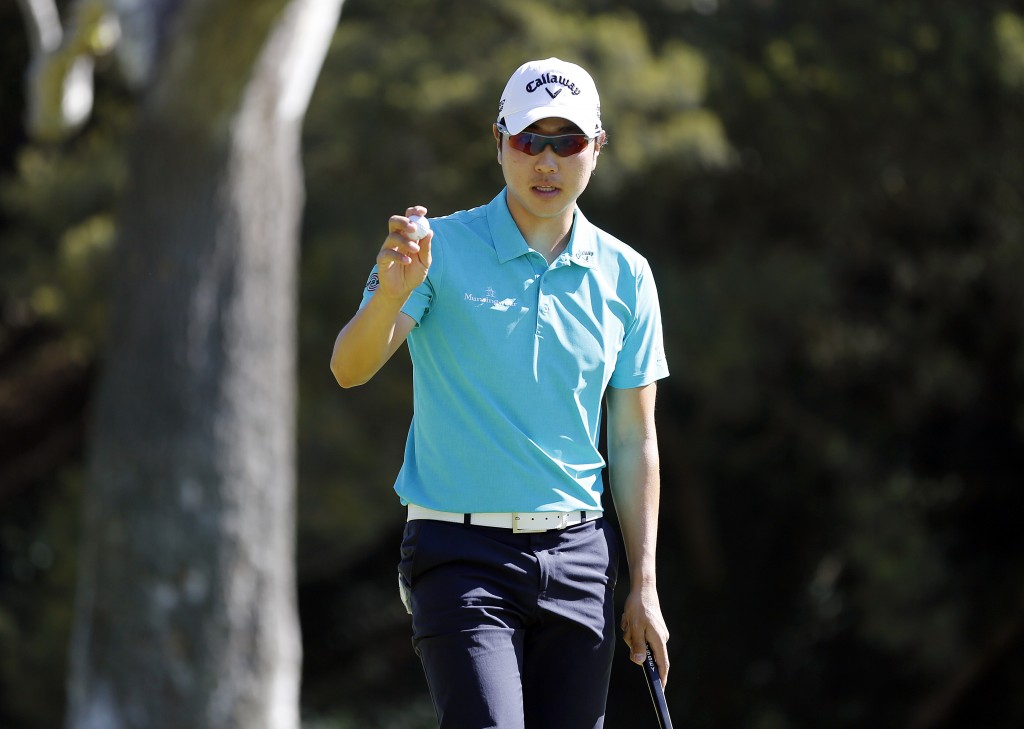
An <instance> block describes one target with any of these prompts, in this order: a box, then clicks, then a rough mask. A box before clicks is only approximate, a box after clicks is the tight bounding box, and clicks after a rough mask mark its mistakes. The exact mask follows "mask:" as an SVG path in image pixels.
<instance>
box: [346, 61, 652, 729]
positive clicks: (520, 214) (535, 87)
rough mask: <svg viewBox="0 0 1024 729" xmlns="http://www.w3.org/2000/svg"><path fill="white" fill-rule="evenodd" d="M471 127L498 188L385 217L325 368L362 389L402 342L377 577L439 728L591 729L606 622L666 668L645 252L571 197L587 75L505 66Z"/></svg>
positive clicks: (594, 101)
mask: <svg viewBox="0 0 1024 729" xmlns="http://www.w3.org/2000/svg"><path fill="white" fill-rule="evenodd" d="M493 134H494V138H495V142H496V146H497V152H498V162H499V164H500V165H501V167H502V170H503V173H504V177H505V182H506V187H505V189H503V190H502V191H501V192H500V193H499V194H498V196H497V197H495V198H494V199H493V200H492V201H491V202H490V203H489V204H487V205H485V206H481V207H478V208H475V209H472V210H467V211H462V212H458V213H455V214H453V215H450V216H447V217H443V218H435V219H433V220H432V225H431V228H432V231H431V232H430V233H429V234H427V235H426V237H424V238H422V239H421V240H419V241H416V240H414V239H413V234H414V232H415V227H414V226H413V225H412V224H411V223H410V221H409V217H410V216H413V215H418V216H424V215H426V213H427V210H426V208H424V207H422V206H415V207H411V208H408V209H407V210H406V211H405V215H404V216H403V215H395V216H392V217H391V218H390V220H389V222H388V236H387V238H386V239H385V240H384V243H383V245H382V246H381V248H380V252H379V253H378V255H377V265H376V267H375V268H374V270H373V272H372V273H371V275H370V279H369V281H368V283H367V286H366V290H365V291H364V296H363V301H362V305H361V307H360V308H359V310H358V312H357V313H356V314H355V316H354V317H353V318H352V319H351V321H349V323H348V324H347V325H346V326H345V327H344V329H342V331H341V333H340V334H339V335H338V339H337V341H336V343H335V346H334V353H333V356H332V358H331V370H332V372H333V373H334V375H335V377H336V378H337V380H338V383H339V384H340V385H341V386H342V387H351V386H354V385H359V384H362V383H364V382H366V381H368V380H369V379H370V378H371V377H373V375H374V374H375V373H376V372H377V371H378V370H379V369H380V368H381V366H383V364H384V363H385V362H386V361H387V360H388V359H390V357H391V355H393V354H394V353H395V351H396V350H397V349H398V348H399V347H400V346H401V345H402V343H403V342H406V341H407V342H408V345H409V351H410V354H411V356H412V361H413V392H414V416H413V422H412V426H411V428H410V431H409V436H408V441H407V444H406V451H405V462H404V464H403V466H402V469H401V471H400V473H399V475H398V480H397V483H396V484H395V490H396V491H397V492H398V494H399V496H400V497H401V500H402V503H403V504H405V505H407V508H408V521H407V524H406V529H405V537H404V540H403V543H402V554H401V562H400V564H399V583H400V588H401V591H402V596H403V600H404V601H405V603H406V607H407V608H408V609H409V611H410V612H411V614H412V616H413V642H414V645H415V647H416V652H417V654H418V655H419V656H420V659H421V661H422V663H423V668H424V672H425V674H426V677H427V683H428V685H429V688H430V692H431V697H432V700H433V702H434V707H435V710H436V712H437V716H438V721H439V723H440V725H441V727H442V728H443V729H447V728H449V727H451V728H457V729H474V728H478V727H479V728H483V727H501V729H517V728H518V729H523V728H524V727H525V728H526V729H541V728H542V727H550V728H552V729H555V728H557V729H576V728H578V729H594V728H595V727H601V726H603V724H604V711H605V704H606V699H607V694H608V682H609V677H610V674H611V659H612V654H613V652H614V630H615V624H614V615H613V610H614V603H613V591H614V587H615V580H616V577H617V570H618V567H617V565H618V550H619V546H618V545H619V539H618V535H617V534H615V532H614V531H612V527H611V525H610V524H609V523H608V522H607V520H605V519H602V518H601V517H602V502H601V493H602V471H603V467H604V459H603V458H602V456H601V454H600V452H599V450H598V439H599V434H600V426H601V412H602V401H603V400H604V399H605V398H606V399H607V407H608V438H607V441H608V463H609V467H610V484H611V490H612V494H613V497H614V500H615V505H616V507H617V513H618V517H619V524H620V527H621V531H622V538H623V542H624V544H625V548H626V556H627V559H628V562H629V568H630V578H631V585H630V591H629V595H628V598H627V600H626V604H625V609H624V611H623V615H622V619H621V623H620V627H621V628H622V630H623V638H624V640H625V641H626V643H627V644H628V645H629V649H630V657H631V658H632V660H633V661H635V662H636V663H642V662H643V660H644V657H645V655H646V644H647V643H649V644H650V646H651V650H652V652H653V654H654V657H655V660H656V661H657V663H658V665H659V666H660V670H661V672H662V679H663V681H664V680H665V679H667V675H668V668H669V660H668V654H667V652H666V643H667V640H668V631H667V629H666V626H665V623H664V620H663V618H662V614H661V607H660V605H659V601H658V593H657V585H656V576H655V545H656V538H657V522H658V499H659V489H660V486H659V477H658V446H657V437H656V433H655V425H654V399H655V388H656V384H655V383H656V381H657V380H658V379H660V378H663V377H665V376H667V375H668V368H667V364H666V362H665V357H664V351H663V345H662V331H661V315H660V311H659V306H658V298H657V291H656V289H655V285H654V279H653V277H652V275H651V272H650V270H649V268H648V266H647V262H646V260H645V259H644V258H643V257H641V256H640V255H639V254H638V253H636V252H635V251H634V250H632V249H631V248H629V247H628V246H626V245H625V244H624V243H622V242H621V241H619V240H617V239H615V238H613V237H612V236H610V235H609V234H607V233H605V232H603V231H601V230H599V229H598V228H596V227H595V226H593V225H592V224H591V223H590V222H588V221H587V219H586V218H585V217H584V216H583V213H582V212H581V211H580V210H579V208H578V207H577V205H576V201H577V199H578V198H579V196H580V195H581V194H582V193H583V191H584V189H585V188H586V186H587V183H588V182H589V180H590V177H591V175H592V174H593V172H594V168H595V166H596V164H597V160H598V156H599V154H600V152H601V147H602V145H603V144H604V142H605V141H606V138H607V137H606V134H605V132H604V130H603V129H602V126H601V118H600V102H599V98H598V94H597V89H596V87H595V85H594V81H593V79H592V78H591V77H590V75H589V74H588V73H587V72H586V71H585V70H584V69H583V68H581V67H579V66H577V65H575V64H571V63H566V62H564V61H561V60H559V59H557V58H549V59H547V60H542V61H533V62H529V63H526V64H523V65H522V66H521V67H520V68H519V69H518V70H516V72H515V73H514V74H513V75H512V77H511V78H510V79H509V82H508V84H507V85H506V87H505V91H504V93H503V94H502V97H501V103H500V104H499V107H498V120H497V122H496V123H495V124H494V127H493Z"/></svg>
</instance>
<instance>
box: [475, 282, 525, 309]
mask: <svg viewBox="0 0 1024 729" xmlns="http://www.w3.org/2000/svg"><path fill="white" fill-rule="evenodd" d="M463 301H467V302H469V303H472V304H474V305H476V306H478V307H483V306H487V307H489V308H491V309H493V310H494V311H508V310H509V309H511V308H512V307H513V306H515V304H516V298H515V297H514V296H506V297H503V298H498V293H497V292H496V291H495V290H494V289H493V288H492V287H490V286H488V287H487V288H486V289H484V292H483V294H471V293H469V292H466V293H465V294H464V295H463Z"/></svg>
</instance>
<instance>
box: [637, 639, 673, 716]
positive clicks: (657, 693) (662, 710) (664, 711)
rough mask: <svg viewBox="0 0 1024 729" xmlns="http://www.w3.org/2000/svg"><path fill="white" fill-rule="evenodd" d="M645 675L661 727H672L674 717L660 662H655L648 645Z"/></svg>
mask: <svg viewBox="0 0 1024 729" xmlns="http://www.w3.org/2000/svg"><path fill="white" fill-rule="evenodd" d="M644 676H645V677H646V678H647V688H649V689H650V690H651V701H653V702H654V710H655V712H656V713H657V714H658V726H659V727H661V729H672V717H671V716H669V713H668V703H667V702H666V701H665V689H664V688H663V687H662V685H661V676H660V675H658V664H657V663H655V662H654V656H653V655H652V654H651V647H650V646H647V658H646V659H645V660H644Z"/></svg>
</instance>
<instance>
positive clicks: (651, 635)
mask: <svg viewBox="0 0 1024 729" xmlns="http://www.w3.org/2000/svg"><path fill="white" fill-rule="evenodd" d="M620 627H621V628H622V639H623V640H624V641H626V645H628V646H629V658H630V660H631V661H633V663H636V664H638V665H643V662H644V661H645V660H647V644H650V646H651V653H652V654H653V655H654V661H655V663H657V664H658V674H659V675H660V676H661V684H662V686H665V687H667V686H668V668H669V660H668V626H666V625H665V619H664V618H663V617H662V615H661V602H660V601H659V600H658V591H657V589H656V588H654V587H640V588H634V589H633V590H631V591H630V593H629V596H628V597H627V598H626V607H625V609H624V610H623V611H622V622H621V623H620Z"/></svg>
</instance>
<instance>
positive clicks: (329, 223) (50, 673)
mask: <svg viewBox="0 0 1024 729" xmlns="http://www.w3.org/2000/svg"><path fill="white" fill-rule="evenodd" d="M0 38H2V43H0V94H2V96H0V726H2V727H18V728H19V729H42V728H44V727H55V726H59V724H60V717H61V715H62V711H63V704H64V695H63V692H64V681H65V673H66V667H65V662H66V639H67V634H68V630H69V621H70V614H71V601H72V599H73V592H74V574H75V551H76V539H77V535H78V519H77V514H78V509H79V503H80V498H81V496H82V468H81V463H82V458H83V448H84V443H85V438H86V435H87V429H88V422H89V421H88V412H89V411H88V407H89V402H90V395H91V392H92V386H93V382H94V379H95V374H96V371H97V368H98V367H101V366H102V335H101V332H102V330H103V321H104V306H105V293H106V283H107V276H108V272H109V271H110V270H112V267H115V266H117V261H116V260H114V259H113V258H112V257H111V255H110V248H111V242H112V239H113V236H114V235H115V233H116V231H115V222H114V221H115V218H114V211H115V209H116V201H117V197H118V193H119V190H120V189H121V186H122V185H123V184H124V182H123V178H124V154H125V141H126V138H127V135H128V132H129V130H130V128H131V124H132V118H133V114H134V106H133V105H134V98H133V96H132V95H131V93H129V92H128V91H127V90H126V89H125V87H124V85H123V83H122V82H121V81H120V79H119V77H118V74H117V69H116V66H115V64H114V63H113V61H106V62H101V64H100V68H99V71H98V83H99V87H98V91H97V93H98V105H97V109H96V113H95V115H94V118H93V119H92V121H91V122H90V123H89V125H88V126H87V127H86V128H85V129H84V130H83V131H82V132H81V133H79V134H78V135H76V136H75V137H74V138H73V139H71V140H69V141H67V142H64V143H62V144H59V145H52V146H46V145H39V144H34V143H31V142H29V141H28V140H27V139H26V137H25V134H24V131H23V129H22V126H21V115H22V111H23V99H24V91H23V88H22V77H23V73H24V70H25V68H26V64H27V62H28V48H27V43H26V40H25V38H24V32H23V28H22V24H21V18H20V16H19V13H18V9H17V6H16V5H15V4H14V3H5V4H3V5H2V6H0ZM549 55H558V56H560V57H562V58H565V59H567V60H573V61H576V62H579V63H582V64H583V65H585V66H587V67H588V68H589V69H590V70H591V72H592V73H593V75H594V76H595V78H596V80H597V82H598V86H599V88H600V90H601V92H602V107H603V118H604V121H605V124H606V127H607V129H608V130H609V133H610V140H611V143H610V145H609V146H608V148H607V149H606V151H605V152H604V153H603V154H602V158H601V162H600V165H599V167H598V172H597V176H596V177H595V178H594V180H593V181H592V183H591V186H590V189H589V190H588V191H587V193H586V194H585V195H584V197H583V199H582V201H581V207H582V208H583V209H584V211H585V212H586V213H587V215H588V217H590V218H591V219H592V220H593V221H595V222H596V223H597V224H599V225H601V226H603V227H605V228H607V229H608V230H609V231H610V232H612V233H613V234H616V235H618V236H619V237H621V238H623V239H625V240H626V241H628V242H629V243H631V244H632V245H633V246H634V247H636V248H637V249H639V250H640V251H641V252H642V253H643V254H644V255H646V256H647V257H648V258H649V259H650V261H651V264H652V267H653V270H654V272H655V275H656V277H657V279H658V283H659V289H660V291H661V297H662V306H663V311H664V318H665V324H666V335H667V343H666V345H667V349H668V356H669V361H670V365H671V367H672V373H673V374H672V377H671V378H669V379H668V380H667V381H665V382H663V383H662V385H661V386H660V389H659V395H660V398H659V412H658V417H659V434H660V439H661V450H662V460H663V490H664V495H663V519H662V530H661V548H660V553H659V556H660V575H659V577H660V587H661V592H662V600H663V606H664V608H665V612H666V617H667V619H668V622H669V625H670V629H671V631H672V642H671V645H670V648H671V651H672V659H673V670H672V678H671V682H670V687H669V702H670V705H671V707H672V710H673V714H674V719H675V722H676V726H678V727H693V728H694V729H712V728H716V729H717V728H723V729H724V728H726V727H728V728H730V729H738V728H740V727H749V728H750V729H797V728H800V729H805V728H806V729H817V728H823V727H844V728H845V727H849V728H871V729H874V728H876V727H913V728H914V729H926V728H927V727H963V728H964V729H973V728H975V727H988V728H995V729H998V728H1002V727H1006V728H1009V727H1019V726H1021V725H1024V692H1022V691H1021V690H1020V687H1021V686H1022V685H1024V650H1022V649H1024V528H1022V527H1021V515H1022V514H1024V496H1022V491H1021V489H1022V481H1024V478H1022V476H1024V346H1022V344H1024V163H1022V160H1024V8H1022V7H1021V4H1020V3H1014V2H973V3H967V2H950V1H946V0H935V1H933V2H925V1H924V0H921V1H919V2H915V1H913V0H891V1H889V2H885V3H876V4H868V3H864V2H863V1H854V0H830V1H829V2H812V1H811V0H790V1H789V2H783V1H782V0H759V1H758V0H745V1H744V0H732V1H728V0H717V2H716V1H715V0H636V1H634V2H631V3H628V4H626V3H615V2H599V1H597V0H594V1H591V2H584V1H583V0H554V1H550V2H539V0H519V1H518V2H507V1H503V0H488V1H485V2H478V1H471V0H452V1H451V2H446V3H434V2H426V1H423V0H395V1H394V2H389V3H373V2H370V1H369V0H349V2H347V3H346V4H345V6H344V9H343V14H342V20H341V23H340V25H339V28H338V31H337V34H336V37H335V41H334V44H333V47H332V49H331V52H330V55H329V57H328V59H327V62H326V65H325V67H324V70H323V73H322V75H321V77H320V81H319V84H318V86H317V90H316V93H315V95H314V98H313V100H312V103H311V107H310V110H309V114H308V116H307V121H306V135H305V166H306V173H307V207H306V217H305V224H304V230H303V242H302V254H303V268H302V281H301V315H300V321H299V327H300V352H299V357H300V368H301V370H300V372H301V376H300V381H299V383H298V386H299V389H300V397H301V405H300V412H299V418H300V442H299V454H300V462H299V474H300V479H299V484H300V487H299V488H300V491H299V500H300V521H299V525H298V531H299V554H298V565H299V576H300V582H299V598H300V608H301V613H302V629H303V634H304V643H305V655H306V659H305V675H304V685H303V691H304V693H303V707H304V716H305V717H306V723H307V724H308V726H309V727H311V728H315V729H347V728H348V727H369V728H373V727H401V728H403V729H404V728H413V727H421V726H424V727H425V726H429V725H430V708H429V704H428V700H427V698H426V693H425V685H424V682H423V680H422V676H421V674H420V672H419V666H418V663H417V662H416V659H415V656H414V655H413V653H412V650H411V646H410V643H409V636H408V625H407V622H406V618H405V616H404V613H403V612H402V609H401V606H400V604H399V602H398V600H397V595H396V590H395V572H394V566H395V562H396V561H397V550H398V540H399V538H400V533H401V520H402V511H401V508H400V507H399V505H398V503H397V500H396V499H395V498H394V496H393V494H392V492H391V488H390V487H391V483H392V481H393V478H394V476H395V473H396V472H397V468H398V465H399V462H400V458H401V454H402V448H403V445H404V439H405V431H406V428H407V425H408V419H409V417H410V415H411V405H410V385H409V366H408V362H407V358H406V357H405V356H404V355H400V356H399V357H398V358H396V360H395V361H394V362H392V363H391V364H389V366H388V368H387V369H386V370H385V371H384V372H382V373H381V374H380V375H379V376H378V377H377V378H376V379H375V380H374V381H373V382H372V383H371V384H369V385H367V386H365V387H362V388H359V389H356V390H352V391H342V390H340V389H338V388H337V387H336V385H335V384H334V382H333V379H332V377H331V375H330V372H329V371H328V368H327V363H328V359H329V356H330V350H331V346H332V343H333V340H334V336H335V334H336V332H337V330H338V328H339V327H340V326H341V325H342V324H343V323H344V322H345V321H346V320H347V318H348V317H349V316H350V315H351V313H352V312H353V311H354V308H355V306H356V304H357V302H358V300H359V296H360V289H361V287H362V284H363V281H364V280H365V277H366V275H367V273H368V271H369V268H370V266H371V265H372V263H373V257H374V255H375V252H376V249H377V247H378V246H379V244H380V241H381V240H382V238H383V233H384V230H385V221H386V218H387V216H388V215H390V214H391V213H393V212H400V211H402V210H404V209H405V207H406V206H407V205H410V204H414V203H420V204H424V205H427V206H428V207H429V208H430V210H431V212H432V213H433V214H444V213H447V212H451V211H454V210H456V209H460V208H465V207H470V206H473V205H478V204H481V203H484V202H486V201H487V200H489V199H490V198H491V197H492V196H493V195H494V194H495V192H496V191H497V190H498V189H499V186H500V185H501V175H500V169H499V167H498V165H497V163H496V162H495V159H494V148H493V141H492V138H491V136H490V128H489V125H490V123H491V121H492V120H493V113H494V110H495V107H496V103H497V95H498V93H499V91H500V89H501V88H502V86H503V85H504V83H505V80H506V79H507V77H508V75H509V73H511V71H512V70H514V68H515V67H516V66H518V65H519V63H521V62H522V61H523V60H527V59H529V58H536V57H545V56H549ZM567 665H568V664H567ZM567 670H568V669H567ZM608 726H609V727H610V728H611V729H616V728H619V727H632V728H633V729H639V728H640V727H646V726H652V727H653V726H654V723H653V710H651V708H650V706H649V702H648V699H647V697H646V688H645V687H644V685H643V679H642V676H641V674H640V671H639V669H637V668H635V667H633V666H631V665H630V664H629V663H628V661H627V660H626V658H625V655H624V653H623V655H622V656H621V657H620V659H619V660H618V663H617V667H616V673H615V676H614V686H613V691H612V698H611V704H610V707H609V720H608Z"/></svg>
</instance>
